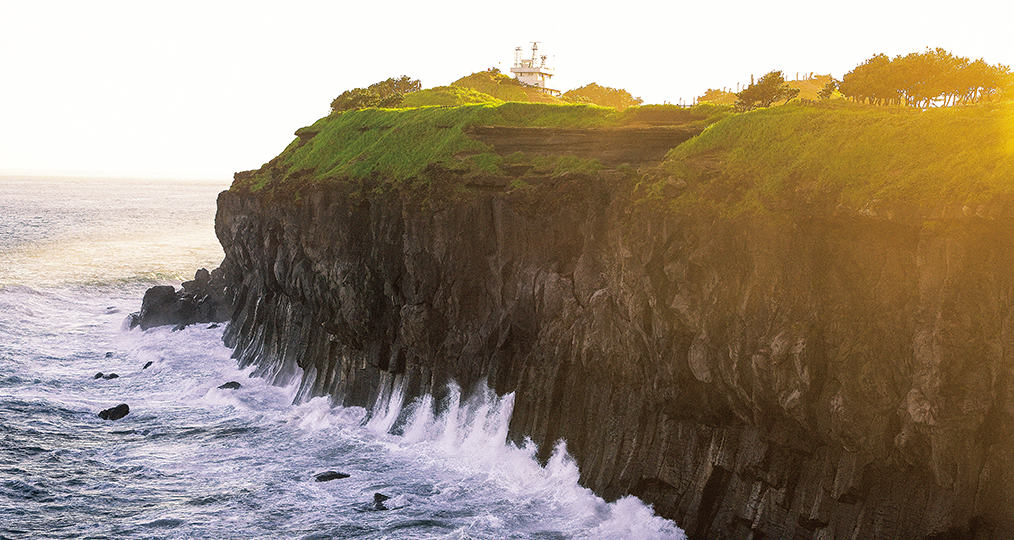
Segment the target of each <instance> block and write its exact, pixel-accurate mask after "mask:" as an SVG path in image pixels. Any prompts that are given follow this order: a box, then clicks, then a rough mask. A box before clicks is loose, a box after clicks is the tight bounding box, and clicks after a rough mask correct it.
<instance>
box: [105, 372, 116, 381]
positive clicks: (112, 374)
mask: <svg viewBox="0 0 1014 540" xmlns="http://www.w3.org/2000/svg"><path fill="white" fill-rule="evenodd" d="M102 378H103V379H105V380H107V381H108V380H109V379H119V378H120V376H119V375H117V374H115V373H110V374H108V375H103V376H102Z"/></svg>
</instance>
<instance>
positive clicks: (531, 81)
mask: <svg viewBox="0 0 1014 540" xmlns="http://www.w3.org/2000/svg"><path fill="white" fill-rule="evenodd" d="M511 73H513V74H514V76H515V77H517V79H518V80H519V81H521V82H523V83H525V84H527V85H529V86H534V87H537V88H539V89H540V90H542V91H543V92H545V93H547V94H549V95H552V96H558V95H560V91H559V90H553V89H552V88H548V87H547V86H546V82H547V81H549V79H550V78H551V77H552V76H553V68H551V67H546V55H542V56H539V42H538V41H533V42H532V57H531V58H522V53H521V47H518V48H516V49H514V67H512V68H511Z"/></svg>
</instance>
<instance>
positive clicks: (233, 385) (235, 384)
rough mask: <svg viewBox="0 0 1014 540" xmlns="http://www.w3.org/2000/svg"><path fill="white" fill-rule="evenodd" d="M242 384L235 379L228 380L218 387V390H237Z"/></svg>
mask: <svg viewBox="0 0 1014 540" xmlns="http://www.w3.org/2000/svg"><path fill="white" fill-rule="evenodd" d="M242 387H243V385H242V384H239V383H238V382H236V381H229V382H227V383H225V384H223V385H221V386H219V387H218V389H219V390H239V389H240V388H242Z"/></svg>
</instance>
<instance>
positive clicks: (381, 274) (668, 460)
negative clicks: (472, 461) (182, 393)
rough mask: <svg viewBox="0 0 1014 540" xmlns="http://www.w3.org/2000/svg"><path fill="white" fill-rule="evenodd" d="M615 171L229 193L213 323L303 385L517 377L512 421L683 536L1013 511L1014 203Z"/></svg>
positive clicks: (318, 391)
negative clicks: (689, 195) (226, 276)
mask: <svg viewBox="0 0 1014 540" xmlns="http://www.w3.org/2000/svg"><path fill="white" fill-rule="evenodd" d="M632 190H633V185H632V182H630V181H628V180H625V179H623V178H617V177H614V176H608V177H606V176H603V177H575V176H571V177H567V178H563V179H555V180H553V179H549V180H546V182H545V183H543V184H541V185H540V186H539V187H538V189H537V190H535V191H534V192H531V193H517V192H515V193H486V194H483V195H476V196H475V197H472V198H468V199H466V200H464V201H463V202H459V203H455V204H448V205H444V206H440V207H424V206H421V205H419V204H416V203H415V202H413V201H412V200H411V199H409V198H407V197H405V198H403V197H402V196H400V195H399V194H397V193H388V194H387V195H380V196H375V197H373V198H368V199H367V198H363V197H361V196H359V195H357V194H350V193H346V192H344V191H343V190H342V188H334V189H331V190H326V189H320V190H317V191H315V192H312V193H305V194H303V196H302V197H301V199H300V200H299V202H288V203H279V202H277V201H276V202H275V203H272V204H265V203H263V202H262V201H261V200H260V199H259V198H258V197H257V196H256V195H249V194H248V195H243V194H238V193H234V192H226V193H223V194H222V195H221V196H220V198H219V213H218V216H217V219H216V231H217V233H218V236H219V238H220V239H221V241H222V244H223V246H224V248H225V252H226V262H227V263H228V264H229V265H232V266H233V267H234V268H235V269H236V272H235V274H234V275H235V276H236V279H237V283H236V284H235V285H234V286H235V299H236V309H235V312H234V316H233V319H232V321H231V323H230V325H229V327H228V329H227V331H226V342H227V344H228V345H230V346H232V347H235V356H236V357H237V358H238V359H239V362H240V364H241V365H243V366H246V365H251V364H254V365H256V366H257V372H258V374H260V375H265V376H268V377H271V378H273V379H274V380H276V381H278V382H287V381H289V380H291V379H292V378H293V377H296V376H301V377H302V378H301V380H300V384H301V390H300V396H301V397H302V398H306V397H309V396H315V395H330V396H332V398H333V400H334V401H335V402H336V403H341V404H345V405H356V406H366V407H369V406H371V405H372V404H373V403H374V401H375V399H376V397H377V395H378V393H381V392H390V390H391V388H392V387H393V385H394V384H395V383H396V381H398V380H399V379H404V382H405V387H406V388H407V389H408V392H409V394H410V396H409V397H410V398H411V397H415V396H419V395H422V394H424V393H427V392H432V393H433V394H435V395H436V396H437V397H438V398H439V397H440V396H441V395H443V394H444V393H445V388H446V386H445V385H446V384H447V383H448V382H449V381H451V380H454V381H457V382H458V383H459V384H460V385H461V386H462V388H464V389H465V390H466V392H467V391H468V390H469V389H471V388H473V387H474V386H475V385H477V384H482V383H483V382H488V384H490V385H491V386H492V387H493V388H494V389H495V390H496V391H497V392H498V393H501V394H503V393H508V392H514V393H515V394H516V399H515V408H514V415H513V418H512V421H511V426H510V435H509V436H510V437H511V438H512V439H513V440H515V441H521V440H523V439H524V438H525V437H530V438H531V439H532V440H533V441H535V442H536V443H537V444H538V445H539V448H540V455H541V456H542V457H543V458H545V457H547V456H548V454H549V452H550V451H551V449H552V448H553V446H554V444H555V443H556V441H558V440H560V439H563V440H566V442H567V448H568V450H569V451H570V452H571V454H572V455H573V456H574V457H575V458H576V460H577V462H578V464H579V466H580V470H581V482H582V484H584V485H586V486H588V487H590V488H592V489H593V490H595V491H596V492H597V493H599V494H601V495H603V496H605V497H606V498H607V499H613V498H617V497H620V496H622V495H624V494H628V493H633V494H636V495H638V496H640V497H642V498H643V499H644V500H646V501H648V502H650V503H652V504H654V507H655V510H656V511H657V512H658V513H659V514H661V515H663V516H666V517H669V518H672V519H675V520H676V521H677V523H678V524H679V525H680V526H681V527H683V528H685V529H686V531H687V532H688V533H689V535H690V536H691V537H692V538H700V539H704V538H707V539H725V538H797V539H804V538H821V539H831V538H843V539H844V538H892V539H895V538H897V539H901V538H905V539H907V538H913V539H915V538H919V539H922V538H995V539H1001V538H1011V537H1012V532H1011V531H1014V512H1012V511H1011V509H1012V508H1014V430H1012V427H1014V423H1012V416H1011V415H1012V413H1014V398H1012V386H1011V384H1012V381H1014V378H1012V375H1014V358H1012V353H1014V347H1012V344H1014V318H1012V313H1014V311H1012V307H1014V272H1011V269H1012V268H1014V234H1012V233H1014V230H1012V229H1014V220H1012V216H1014V212H1012V211H1011V208H1009V207H1003V208H1001V209H999V210H998V211H996V212H993V213H991V214H990V216H989V217H981V216H976V215H974V214H973V215H969V214H967V213H962V212H960V211H958V212H950V211H949V210H948V209H940V210H938V211H934V212H931V213H927V212H915V211H912V212H907V213H905V212H894V213H892V214H891V215H889V216H883V215H877V214H876V213H875V212H870V211H864V212H853V211H849V210H846V209H840V208H837V209H836V208H824V207H820V206H819V205H811V206H808V205H806V204H802V203H800V204H798V205H797V206H789V207H786V208H785V209H783V210H782V211H779V212H772V213H770V214H767V215H754V216H749V217H741V218H734V219H733V218H720V217H715V216H713V215H709V214H706V213H701V214H700V215H691V214H678V213H675V212H673V211H671V210H667V209H665V208H663V207H661V206H659V207H656V206H653V205H650V204H639V203H637V202H636V200H637V198H638V197H637V196H636V195H635V194H634V193H633V191H632ZM296 366H299V367H300V368H302V369H301V370H297V369H296ZM299 374H301V375H299Z"/></svg>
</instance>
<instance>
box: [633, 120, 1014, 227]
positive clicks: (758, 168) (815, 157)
mask: <svg viewBox="0 0 1014 540" xmlns="http://www.w3.org/2000/svg"><path fill="white" fill-rule="evenodd" d="M646 187H647V189H648V193H649V195H650V196H651V197H653V198H665V199H669V200H670V201H671V203H672V204H673V205H675V206H677V207H686V206H687V205H695V206H699V205H701V204H706V205H711V206H712V207H714V208H718V209H720V210H721V211H722V212H725V213H732V214H737V213H742V212H753V211H762V210H767V211H771V210H775V209H778V208H782V207H784V206H785V205H793V204H796V203H798V202H799V201H800V200H804V199H807V198H809V199H811V200H812V199H814V198H819V199H821V200H823V201H825V202H826V203H829V204H834V205H844V206H846V207H848V208H853V209H857V210H859V209H863V208H866V207H867V205H870V204H878V203H879V204H903V205H907V206H914V207H915V208H920V209H932V208H938V207H939V206H940V205H954V204H957V205H970V206H972V207H973V208H974V207H975V206H977V205H979V204H982V203H985V202H988V201H990V200H992V199H993V198H994V197H996V196H999V195H1010V194H1012V193H1014V105H1011V104H1005V105H981V106H975V107H953V108H940V109H936V108H935V109H928V110H919V109H912V108H875V107H867V106H861V105H854V104H850V103H844V102H841V101H838V102H830V103H822V104H810V105H801V104H789V105H786V106H781V107H772V108H768V109H762V110H757V111H754V112H750V113H745V114H738V115H733V116H730V117H728V118H726V119H725V120H723V121H721V122H718V123H716V124H714V125H712V126H711V127H709V128H707V129H706V130H704V132H703V133H701V134H700V135H699V136H697V137H695V138H694V139H691V140H690V141H687V142H686V143H684V144H683V145H681V146H679V147H677V148H675V149H673V150H672V151H670V152H669V155H668V156H667V157H666V160H665V162H664V164H663V172H662V175H661V177H660V178H657V179H656V180H654V181H653V182H648V183H647V184H646Z"/></svg>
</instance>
